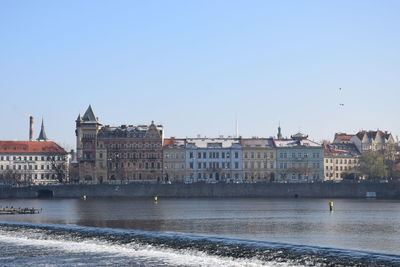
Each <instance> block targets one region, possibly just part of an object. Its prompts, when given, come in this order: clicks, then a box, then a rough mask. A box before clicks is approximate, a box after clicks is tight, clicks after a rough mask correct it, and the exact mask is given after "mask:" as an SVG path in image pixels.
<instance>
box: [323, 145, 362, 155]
mask: <svg viewBox="0 0 400 267" xmlns="http://www.w3.org/2000/svg"><path fill="white" fill-rule="evenodd" d="M324 153H325V154H326V155H328V154H342V155H349V156H360V155H361V153H360V152H359V151H358V149H357V147H356V146H355V145H354V144H342V143H332V144H329V145H327V146H325V150H324Z"/></svg>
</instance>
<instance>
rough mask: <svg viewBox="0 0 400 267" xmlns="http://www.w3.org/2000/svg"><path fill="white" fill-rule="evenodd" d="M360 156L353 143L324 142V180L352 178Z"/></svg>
mask: <svg viewBox="0 0 400 267" xmlns="http://www.w3.org/2000/svg"><path fill="white" fill-rule="evenodd" d="M360 156H361V153H360V152H359V151H358V149H357V147H356V145H354V144H348V143H336V144H335V143H332V144H326V145H325V150H324V180H325V181H341V180H343V179H354V178H355V177H354V175H355V173H357V168H358V163H359V157H360Z"/></svg>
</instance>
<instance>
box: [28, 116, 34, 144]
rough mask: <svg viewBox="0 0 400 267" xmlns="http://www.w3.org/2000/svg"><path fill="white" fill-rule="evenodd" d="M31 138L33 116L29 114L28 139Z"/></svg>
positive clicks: (30, 139)
mask: <svg viewBox="0 0 400 267" xmlns="http://www.w3.org/2000/svg"><path fill="white" fill-rule="evenodd" d="M32 140H33V116H29V141H32Z"/></svg>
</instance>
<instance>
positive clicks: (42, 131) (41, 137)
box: [36, 119, 48, 141]
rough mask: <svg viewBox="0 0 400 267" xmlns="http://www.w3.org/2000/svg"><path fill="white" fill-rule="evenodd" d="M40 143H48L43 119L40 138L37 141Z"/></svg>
mask: <svg viewBox="0 0 400 267" xmlns="http://www.w3.org/2000/svg"><path fill="white" fill-rule="evenodd" d="M36 140H38V141H47V140H48V139H47V136H46V131H45V130H44V124H43V119H42V126H41V128H40V133H39V137H38V138H37V139H36Z"/></svg>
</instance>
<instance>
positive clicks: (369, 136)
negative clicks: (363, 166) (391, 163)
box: [333, 130, 395, 153]
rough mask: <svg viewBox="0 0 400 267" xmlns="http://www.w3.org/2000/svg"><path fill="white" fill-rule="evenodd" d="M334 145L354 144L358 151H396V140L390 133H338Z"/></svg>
mask: <svg viewBox="0 0 400 267" xmlns="http://www.w3.org/2000/svg"><path fill="white" fill-rule="evenodd" d="M333 143H335V144H338V143H342V144H354V145H355V146H356V147H357V149H358V151H359V152H361V153H363V152H365V151H382V150H389V151H391V150H394V146H395V140H394V138H393V136H392V134H391V133H389V132H388V131H380V130H378V131H359V132H358V133H356V134H346V133H336V134H335V138H334V141H333Z"/></svg>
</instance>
